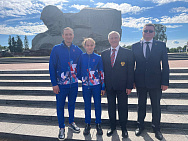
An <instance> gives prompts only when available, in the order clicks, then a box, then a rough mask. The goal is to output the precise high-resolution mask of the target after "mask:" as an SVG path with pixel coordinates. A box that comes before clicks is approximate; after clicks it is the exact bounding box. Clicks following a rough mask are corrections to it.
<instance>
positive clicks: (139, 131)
mask: <svg viewBox="0 0 188 141" xmlns="http://www.w3.org/2000/svg"><path fill="white" fill-rule="evenodd" d="M143 130H144V128H137V129H136V130H135V135H136V136H140V135H141V133H142V131H143Z"/></svg>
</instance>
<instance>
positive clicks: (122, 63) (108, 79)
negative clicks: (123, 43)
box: [101, 47, 134, 90]
mask: <svg viewBox="0 0 188 141" xmlns="http://www.w3.org/2000/svg"><path fill="white" fill-rule="evenodd" d="M101 57H102V60H103V69H104V82H105V87H106V89H107V90H111V89H112V88H113V89H114V90H126V89H132V88H133V82H134V60H133V53H132V52H131V51H130V50H128V49H125V48H122V47H120V48H119V51H118V53H117V57H116V60H115V63H114V67H113V68H112V66H111V50H110V48H108V49H106V50H104V51H103V52H102V54H101Z"/></svg>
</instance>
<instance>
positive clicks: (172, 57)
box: [168, 53, 188, 60]
mask: <svg viewBox="0 0 188 141" xmlns="http://www.w3.org/2000/svg"><path fill="white" fill-rule="evenodd" d="M168 59H169V60H188V54H187V53H168Z"/></svg>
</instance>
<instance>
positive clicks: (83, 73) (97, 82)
mask: <svg viewBox="0 0 188 141" xmlns="http://www.w3.org/2000/svg"><path fill="white" fill-rule="evenodd" d="M83 46H84V48H85V49H86V53H83V54H82V55H81V56H80V59H79V62H78V78H79V79H80V80H82V89H83V98H84V104H85V123H86V126H85V129H84V132H83V134H84V135H88V134H89V133H90V129H91V126H90V123H91V97H92V96H93V99H94V105H95V117H96V121H95V123H96V129H97V134H98V135H102V134H103V131H102V128H101V95H104V93H105V91H104V89H105V85H104V72H103V64H102V59H101V57H100V56H99V55H97V54H95V53H94V52H93V51H94V48H95V41H94V40H93V39H92V38H86V39H84V41H83Z"/></svg>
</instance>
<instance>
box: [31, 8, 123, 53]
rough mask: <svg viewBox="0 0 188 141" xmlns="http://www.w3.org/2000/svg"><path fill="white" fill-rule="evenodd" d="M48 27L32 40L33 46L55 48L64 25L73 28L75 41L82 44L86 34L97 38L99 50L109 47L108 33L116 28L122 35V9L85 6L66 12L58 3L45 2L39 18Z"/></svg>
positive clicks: (37, 48)
mask: <svg viewBox="0 0 188 141" xmlns="http://www.w3.org/2000/svg"><path fill="white" fill-rule="evenodd" d="M40 19H41V20H42V21H43V22H44V24H45V25H46V26H47V28H48V30H47V31H46V32H44V33H39V34H37V35H36V36H35V37H34V39H33V40H32V49H33V50H39V49H52V48H53V46H54V45H56V44H60V43H61V42H62V40H63V38H62V36H61V34H62V30H63V28H65V27H68V26H69V27H71V28H73V30H74V35H75V36H74V40H73V43H74V44H75V45H78V46H80V47H81V46H82V41H83V39H84V38H87V37H91V38H93V39H94V40H95V41H96V48H95V49H96V50H97V52H101V51H102V50H104V49H106V48H108V47H109V43H108V33H109V32H111V31H113V30H115V31H117V32H119V33H120V35H121V32H122V30H121V24H122V21H121V11H118V10H115V9H111V8H84V9H82V10H81V11H80V12H78V13H63V12H62V11H61V10H60V9H58V8H57V7H56V6H52V5H49V6H46V7H45V8H44V9H43V11H42V13H41V18H40Z"/></svg>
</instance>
